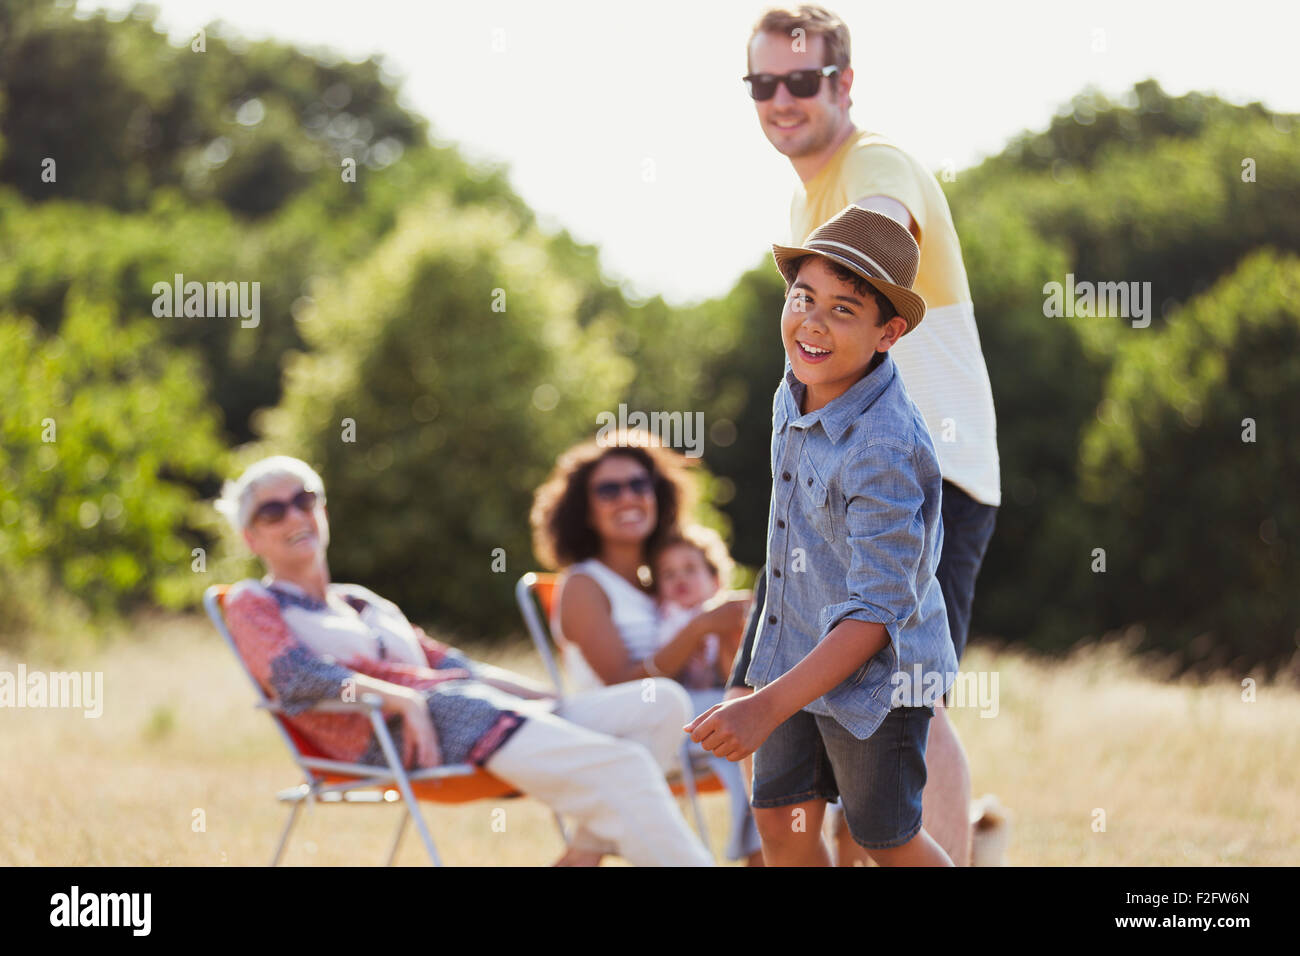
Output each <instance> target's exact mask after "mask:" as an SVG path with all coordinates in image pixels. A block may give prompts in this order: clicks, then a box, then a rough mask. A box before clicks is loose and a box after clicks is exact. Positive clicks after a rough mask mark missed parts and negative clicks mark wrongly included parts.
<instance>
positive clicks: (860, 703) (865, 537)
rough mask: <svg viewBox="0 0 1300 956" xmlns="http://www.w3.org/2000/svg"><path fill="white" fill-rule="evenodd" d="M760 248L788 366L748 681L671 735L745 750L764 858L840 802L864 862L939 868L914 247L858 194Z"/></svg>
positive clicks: (941, 650)
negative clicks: (897, 357)
mask: <svg viewBox="0 0 1300 956" xmlns="http://www.w3.org/2000/svg"><path fill="white" fill-rule="evenodd" d="M772 249H773V255H774V257H775V259H776V265H777V268H778V269H779V270H780V271H781V274H782V276H783V277H784V278H785V280H786V291H787V297H786V304H785V309H784V311H783V313H782V316H781V338H782V341H783V343H784V345H785V352H786V358H787V366H786V372H785V377H784V381H783V382H782V383H781V385H780V386H779V387H778V388H777V392H776V396H775V400H774V402H773V410H772V478H773V491H772V510H771V514H770V515H769V519H768V548H767V553H768V565H767V582H766V583H767V602H766V608H765V609H764V617H763V619H762V621H761V623H760V625H759V630H758V635H757V638H756V642H755V648H754V654H753V659H752V661H751V662H750V666H749V670H748V672H747V674H746V682H747V683H748V684H750V685H751V686H753V687H755V688H757V691H756V693H754V694H753V695H751V696H749V697H745V698H740V699H736V700H732V701H727V702H725V703H722V704H719V705H718V706H716V707H713V708H711V709H710V710H708V711H706V712H705V713H703V714H701V715H700V716H699V717H696V718H695V720H694V721H692V722H691V723H690V724H688V725H687V726H686V728H685V729H686V731H687V732H688V733H690V734H691V737H692V739H694V740H696V741H699V742H700V743H701V745H702V746H704V747H705V749H707V750H710V751H712V752H713V753H715V754H716V755H718V756H722V757H727V758H729V759H731V760H740V759H741V758H743V757H745V756H747V755H748V754H750V753H753V754H754V774H753V784H754V786H753V798H752V800H751V803H752V805H753V807H754V808H755V818H756V820H757V822H758V828H759V833H760V835H761V836H762V840H763V855H764V858H765V860H766V861H767V862H768V863H769V864H774V865H786V866H790V865H828V864H829V862H830V860H829V856H828V854H827V850H826V847H825V845H824V844H823V843H822V841H821V835H820V834H821V821H822V816H823V814H824V812H825V808H826V802H827V801H828V800H833V799H835V797H836V796H838V797H839V798H840V800H841V802H842V803H843V805H844V814H845V819H846V821H847V823H848V826H849V831H850V833H851V834H852V836H853V839H854V840H855V841H856V842H857V843H858V844H860V845H861V846H862V847H863V848H864V849H866V850H867V851H868V853H870V854H871V856H872V858H873V859H874V860H875V861H876V862H877V863H879V864H881V865H886V866H887V865H943V866H951V865H952V861H951V860H950V859H949V858H948V855H947V854H946V853H944V851H943V850H942V848H940V846H939V845H938V844H937V843H936V842H935V841H934V840H933V839H932V838H931V837H930V835H929V834H928V833H927V832H926V831H925V829H924V828H923V827H922V825H921V791H922V789H923V788H924V786H925V744H926V737H927V732H928V729H929V723H928V722H929V719H930V718H931V717H933V716H934V711H933V706H932V705H933V703H934V700H933V698H934V697H937V696H938V695H939V694H942V693H943V692H945V691H947V689H948V688H949V686H951V684H952V682H953V680H954V678H955V672H956V669H957V659H956V653H955V651H954V649H953V645H952V640H951V638H950V637H949V635H948V623H947V613H946V610H945V608H944V603H943V595H942V593H941V591H940V589H939V585H938V583H937V582H936V581H935V568H936V567H937V565H938V560H939V550H940V545H941V543H942V534H943V532H942V528H941V525H940V518H939V515H940V483H941V481H942V478H941V476H940V473H939V463H938V459H937V457H936V455H935V451H934V445H933V443H932V442H931V440H930V434H929V431H928V429H927V428H926V425H925V420H924V419H923V418H922V416H921V413H920V412H919V411H918V410H917V408H916V406H915V405H914V404H913V403H912V400H911V399H910V398H909V397H908V395H907V391H906V389H905V388H904V387H903V382H902V378H901V376H900V375H899V374H898V369H897V367H896V366H895V365H894V363H893V360H892V359H891V357H890V355H889V349H890V347H892V346H893V345H894V344H895V343H896V342H897V341H898V340H899V339H900V338H901V337H902V336H903V335H904V334H906V333H907V332H910V331H911V330H912V329H914V328H915V327H916V325H917V324H918V323H919V322H920V321H921V319H922V318H923V317H924V315H925V301H924V300H923V299H922V298H921V297H920V296H919V295H917V294H916V293H915V292H913V291H912V289H911V286H912V283H913V281H914V280H915V277H916V269H917V264H918V260H919V258H920V253H919V250H918V248H917V245H916V241H915V240H914V239H913V238H912V236H911V234H910V233H909V232H908V231H907V230H906V229H905V228H904V227H903V226H901V225H900V224H899V223H898V222H896V221H895V220H893V219H891V218H890V217H888V216H885V215H883V214H881V213H876V212H870V211H868V210H865V209H861V208H859V207H857V206H849V207H848V208H846V209H844V210H843V211H842V212H840V213H839V214H838V215H837V216H835V217H834V218H833V219H831V220H830V221H828V222H826V223H824V224H823V225H822V226H820V227H819V228H818V229H816V230H815V231H814V232H813V233H812V235H811V236H809V237H808V239H807V241H806V242H805V244H804V246H801V247H785V246H773V247H772ZM917 667H919V668H920V670H921V672H922V674H924V675H925V677H924V678H923V680H922V683H921V685H920V686H919V687H916V688H913V686H912V684H911V679H912V675H913V674H914V673H915V669H916V668H917ZM936 674H937V675H940V676H941V680H939V681H937V682H936V681H935V680H934V678H933V677H932V676H931V675H936ZM921 690H924V691H926V692H927V694H928V695H929V696H928V697H927V696H922V694H921V693H919V691H921ZM800 811H802V812H800Z"/></svg>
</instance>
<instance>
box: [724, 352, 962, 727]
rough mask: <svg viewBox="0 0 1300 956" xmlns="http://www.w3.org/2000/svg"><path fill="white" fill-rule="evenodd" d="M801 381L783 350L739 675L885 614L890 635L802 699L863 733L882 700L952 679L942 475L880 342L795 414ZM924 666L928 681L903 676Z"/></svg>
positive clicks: (754, 676)
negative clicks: (761, 552)
mask: <svg viewBox="0 0 1300 956" xmlns="http://www.w3.org/2000/svg"><path fill="white" fill-rule="evenodd" d="M805 390H806V386H804V384H803V383H802V382H800V381H799V380H798V379H797V378H795V375H794V372H793V370H792V369H791V368H790V364H789V361H788V360H787V362H786V370H785V378H784V381H782V383H781V384H780V385H779V386H778V388H777V390H776V396H775V399H774V401H773V404H772V504H771V510H770V513H769V515H768V525H767V603H766V606H765V608H764V609H763V615H762V619H761V621H760V622H759V627H758V633H757V635H756V637H755V643H754V653H753V659H752V660H751V661H750V665H749V670H748V672H747V673H746V675H745V682H746V683H747V684H749V685H750V686H751V687H756V688H758V687H763V686H764V685H766V684H769V683H771V682H772V681H774V680H776V679H777V678H778V677H780V676H781V675H782V674H784V673H786V672H787V671H789V670H790V669H791V668H793V667H794V666H795V665H796V664H798V663H799V661H801V660H802V659H803V658H804V657H806V656H807V655H808V654H809V652H811V651H812V649H813V648H814V647H815V646H816V645H817V644H818V643H819V642H820V641H821V640H823V639H824V638H825V637H826V635H827V634H829V633H830V632H831V629H832V628H834V627H835V626H836V625H837V624H839V623H840V622H841V621H844V620H855V621H867V622H876V623H880V624H883V625H884V626H885V629H886V630H887V631H888V632H889V643H888V644H887V645H886V646H885V647H884V648H883V649H882V650H881V651H880V652H879V653H877V654H875V655H874V656H873V657H871V659H870V660H868V661H866V662H865V663H864V664H863V665H862V666H861V667H860V668H858V670H857V672H856V673H854V674H853V675H852V676H850V677H849V678H848V679H847V680H845V681H844V682H843V683H842V684H840V685H839V686H837V687H835V688H834V689H832V690H831V691H829V692H828V693H826V694H825V695H823V696H822V697H819V698H817V699H816V700H814V701H812V702H811V703H809V704H807V705H806V706H805V707H804V710H806V711H808V712H810V713H814V714H823V715H826V716H829V717H832V718H834V719H835V720H836V721H838V722H839V723H840V724H841V725H842V726H843V727H844V728H845V729H846V730H848V731H849V732H850V733H852V734H853V735H854V736H855V737H857V738H858V739H859V740H865V739H866V738H868V737H870V736H871V734H872V733H874V732H875V730H876V728H877V727H879V726H880V724H881V722H882V721H883V720H884V719H885V717H886V715H887V714H888V713H889V711H890V709H891V706H902V705H903V704H911V705H917V704H925V705H928V706H932V705H933V697H935V696H937V695H938V694H940V693H944V692H946V691H947V690H948V688H949V687H950V686H951V685H952V683H953V681H954V680H955V678H956V671H957V655H956V652H955V651H954V649H953V646H952V639H951V638H950V637H949V634H948V616H947V611H946V609H945V606H944V601H943V594H942V592H941V591H940V589H939V583H938V582H937V581H936V580H935V570H936V568H938V566H939V551H940V548H941V545H942V542H943V527H942V523H941V519H940V495H941V493H942V480H943V479H942V477H941V475H940V473H939V460H938V458H937V456H936V455H935V451H934V444H933V443H932V442H931V440H930V432H929V429H928V428H927V427H926V424H925V420H924V418H922V416H921V413H920V411H919V410H918V409H917V407H916V405H915V404H914V403H913V402H912V399H911V398H910V397H908V394H907V390H906V389H905V388H904V387H903V379H902V376H901V375H900V374H899V372H898V367H897V365H896V364H895V362H894V360H893V358H892V357H891V356H890V354H889V353H888V352H886V353H884V359H883V361H882V362H881V363H880V365H878V366H877V367H876V368H875V369H873V370H872V371H871V372H870V373H869V374H867V375H866V376H864V377H863V378H861V379H860V380H858V381H857V382H855V383H854V384H853V386H852V387H851V388H850V389H849V390H848V391H847V392H845V393H844V394H843V395H841V396H840V397H839V398H837V399H835V400H834V401H832V402H830V403H829V404H827V405H826V406H824V407H823V408H821V409H819V410H817V411H815V412H809V413H808V414H806V415H803V414H800V411H799V409H800V407H801V405H802V402H803V398H804V394H805ZM918 665H919V671H918ZM899 671H901V672H903V673H902V674H900V677H899V678H898V679H896V678H895V676H894V675H895V673H896V672H899ZM921 675H924V676H923V677H922V680H923V681H925V682H926V683H925V684H922V683H919V682H913V683H904V682H902V678H903V677H907V678H913V679H914V678H915V677H917V676H921ZM931 675H941V678H940V677H938V676H931ZM940 680H941V684H942V686H941V688H940V689H938V690H937V691H935V690H934V684H935V682H938V681H940ZM902 687H908V688H911V687H915V689H916V696H915V697H911V696H902V695H901V694H900V693H896V688H902ZM923 690H924V691H925V692H926V693H925V696H924V698H922V697H921V696H920V695H921V692H922V691H923Z"/></svg>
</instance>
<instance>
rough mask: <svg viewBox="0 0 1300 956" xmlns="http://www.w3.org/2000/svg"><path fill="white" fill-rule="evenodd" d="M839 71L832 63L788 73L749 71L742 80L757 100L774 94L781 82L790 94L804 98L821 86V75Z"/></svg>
mask: <svg viewBox="0 0 1300 956" xmlns="http://www.w3.org/2000/svg"><path fill="white" fill-rule="evenodd" d="M839 71H840V68H839V67H838V66H834V65H832V66H824V67H822V68H821V69H820V70H793V71H791V72H790V73H751V74H749V75H748V76H746V77H744V80H745V86H747V87H748V88H749V95H750V96H752V97H753V98H754V99H756V100H759V101H762V100H770V99H771V98H772V97H774V96H776V88H777V87H778V86H780V85H781V84H782V83H784V84H785V88H786V89H787V90H789V91H790V95H791V96H797V97H799V98H800V99H803V100H806V99H808V97H810V96H816V95H817V91H818V90H820V89H821V88H822V77H823V76H834V75H835V74H836V73H838V72H839Z"/></svg>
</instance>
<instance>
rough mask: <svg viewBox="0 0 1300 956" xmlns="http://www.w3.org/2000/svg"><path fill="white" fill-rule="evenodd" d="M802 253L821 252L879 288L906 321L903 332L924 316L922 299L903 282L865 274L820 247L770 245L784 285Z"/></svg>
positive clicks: (791, 278) (788, 283)
mask: <svg viewBox="0 0 1300 956" xmlns="http://www.w3.org/2000/svg"><path fill="white" fill-rule="evenodd" d="M804 256H822V257H823V258H825V259H830V260H831V261H832V262H835V263H837V264H838V265H841V266H843V267H844V268H846V269H848V270H849V271H850V272H852V273H853V274H854V275H856V276H859V277H861V278H862V279H863V280H864V281H865V282H867V283H869V284H870V285H871V286H873V287H874V288H875V289H877V290H879V291H880V293H881V295H883V296H884V297H885V298H886V299H888V300H889V301H890V303H891V304H892V305H893V306H894V309H895V310H896V311H897V312H898V314H899V315H900V316H902V318H903V321H904V322H906V323H907V328H906V329H904V330H903V334H904V335H906V334H907V333H908V332H911V331H912V330H913V329H914V328H916V327H917V326H918V325H920V324H921V320H922V319H923V318H925V299H923V298H921V296H920V295H919V294H917V293H916V292H913V291H912V290H911V289H909V288H907V287H906V286H901V285H895V284H894V283H893V282H888V281H886V280H885V279H877V278H876V277H875V276H870V275H867V274H866V273H865V272H863V271H862V270H861V269H860V268H859V267H858V266H857V265H856V264H855V263H853V262H852V261H851V260H849V259H847V258H845V257H844V256H839V255H836V254H835V253H834V252H825V251H823V250H820V249H808V248H805V247H803V246H778V245H773V246H772V257H773V258H774V259H775V260H776V268H777V270H778V271H779V272H780V273H781V276H782V278H784V279H785V287H786V288H787V289H789V288H790V286H792V285H793V284H794V280H795V276H797V275H798V274H799V269H798V263H799V260H800V259H802V258H804Z"/></svg>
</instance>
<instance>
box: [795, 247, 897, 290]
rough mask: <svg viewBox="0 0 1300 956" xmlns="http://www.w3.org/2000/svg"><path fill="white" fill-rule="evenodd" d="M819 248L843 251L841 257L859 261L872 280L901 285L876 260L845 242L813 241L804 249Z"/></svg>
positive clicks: (861, 267)
mask: <svg viewBox="0 0 1300 956" xmlns="http://www.w3.org/2000/svg"><path fill="white" fill-rule="evenodd" d="M819 246H827V247H832V248H834V249H837V250H842V251H841V252H840V253H839V254H840V255H841V256H844V255H846V254H847V255H848V256H849V257H851V258H852V259H854V260H857V262H858V268H859V269H861V270H862V271H863V272H865V273H867V275H869V276H871V278H873V279H884V280H885V281H886V282H888V283H890V284H891V285H899V282H898V280H897V279H895V278H894V277H893V276H891V275H890V274H889V270H888V269H886V268H885V267H884V266H882V265H881V264H880V263H879V262H877V261H876V260H875V259H873V258H871V257H870V256H869V255H867V254H866V253H865V252H863V251H862V250H861V249H857V248H855V247H853V246H850V245H848V244H846V243H843V242H836V241H835V240H834V239H813V240H810V241H809V242H808V243H807V244H806V245H805V247H804V248H806V249H817V248H818V247H819ZM873 270H874V271H873Z"/></svg>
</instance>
